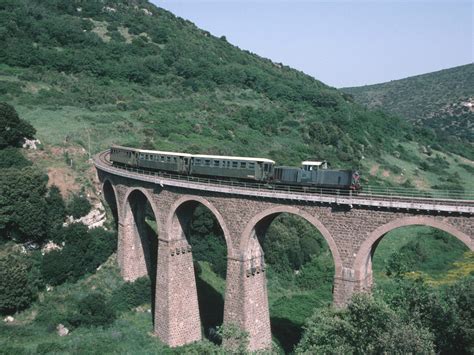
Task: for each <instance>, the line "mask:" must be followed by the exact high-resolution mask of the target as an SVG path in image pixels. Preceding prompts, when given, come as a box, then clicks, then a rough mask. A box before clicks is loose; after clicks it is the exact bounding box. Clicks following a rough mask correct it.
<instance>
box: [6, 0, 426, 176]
mask: <svg viewBox="0 0 474 355" xmlns="http://www.w3.org/2000/svg"><path fill="white" fill-rule="evenodd" d="M26 4H29V5H30V6H27V5H26ZM103 9H112V10H103ZM144 10H146V11H144ZM148 11H149V13H150V14H151V15H147V14H146V13H148ZM0 15H1V16H0V19H3V20H4V21H5V23H6V24H8V23H9V21H10V22H14V23H16V27H14V28H13V27H11V26H8V25H5V26H4V27H2V28H4V32H3V36H2V37H1V41H2V45H3V47H4V48H5V51H3V52H2V55H1V57H0V58H1V62H2V63H4V64H3V66H2V73H4V74H3V75H2V76H1V77H0V83H3V85H4V87H5V90H4V91H3V92H2V91H1V90H0V99H2V98H4V99H5V100H9V102H13V103H14V104H15V106H16V107H17V109H18V110H19V111H20V113H21V114H22V116H23V117H26V118H27V119H28V120H29V121H30V122H32V123H33V125H34V126H35V127H37V129H38V135H39V137H40V138H41V139H42V140H43V141H44V142H45V143H46V144H54V145H63V144H65V142H66V143H68V144H70V143H74V144H79V145H82V146H83V147H85V148H86V149H88V140H89V138H90V140H91V146H92V151H93V152H97V151H99V150H100V149H104V148H106V147H108V146H109V145H110V144H111V143H112V142H114V143H121V144H124V145H125V144H126V145H133V146H140V147H147V148H162V149H174V150H184V151H189V152H201V153H222V154H235V155H256V154H258V155H262V156H267V157H270V158H274V159H277V160H278V161H279V162H280V163H282V164H289V163H292V164H297V163H299V162H301V161H302V160H304V159H306V158H308V157H311V156H316V155H317V156H320V157H324V158H326V159H328V160H330V161H331V162H332V163H333V164H334V165H335V166H340V167H357V166H359V164H360V161H361V159H362V157H365V159H367V157H373V158H376V157H379V156H380V153H381V152H383V151H393V150H394V144H395V140H400V141H403V142H406V141H410V140H413V139H416V140H417V141H419V142H420V143H422V142H429V141H430V140H431V137H426V138H425V137H423V136H421V135H417V134H415V136H413V134H411V136H409V135H407V133H406V132H408V131H410V129H411V128H410V126H409V125H408V124H406V123H404V122H403V121H402V120H400V119H398V118H396V117H394V116H389V115H387V114H384V113H381V112H375V111H373V112H371V111H367V110H365V109H363V108H362V107H360V106H358V105H356V104H354V103H353V102H351V100H350V98H349V97H348V96H347V95H345V94H341V93H340V92H339V91H337V90H335V89H334V88H330V87H328V86H326V85H324V84H323V83H321V82H319V81H317V80H314V79H313V78H311V77H309V76H307V75H304V74H303V73H301V72H298V71H296V70H293V69H291V68H289V67H286V66H282V65H280V64H276V63H273V62H271V61H270V60H267V59H263V58H260V57H258V56H256V55H254V54H251V53H249V52H246V51H242V50H240V49H238V48H237V47H235V46H232V45H231V44H229V43H228V42H227V41H225V40H223V39H222V38H216V37H214V36H212V35H210V34H209V33H208V32H206V31H203V30H200V29H198V28H197V27H196V26H194V25H193V24H192V23H190V22H189V21H185V20H183V19H180V18H176V17H175V16H174V15H172V14H171V13H169V12H167V11H165V10H163V9H158V8H156V7H154V6H153V5H151V4H149V3H147V2H146V1H138V2H136V7H134V6H131V5H130V4H129V3H128V2H126V1H120V0H115V1H111V0H109V1H105V2H103V3H101V5H100V6H98V5H97V4H96V3H95V2H84V4H81V10H80V11H78V10H77V6H75V5H72V4H71V5H64V4H63V3H62V2H60V1H47V2H44V1H41V2H39V1H35V0H28V1H27V2H24V3H21V4H20V3H17V2H13V1H11V2H10V1H8V2H6V3H5V2H4V3H3V4H2V6H0ZM37 19H41V20H37ZM32 27H34V30H32ZM19 43H21V45H20V44H19ZM427 144H428V143H427Z"/></svg>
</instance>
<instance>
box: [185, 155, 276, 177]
mask: <svg viewBox="0 0 474 355" xmlns="http://www.w3.org/2000/svg"><path fill="white" fill-rule="evenodd" d="M274 165H275V162H274V161H273V160H270V159H265V158H248V157H230V156H223V155H203V154H199V155H193V157H192V160H191V166H190V170H189V173H190V174H191V175H203V176H204V175H206V176H209V175H210V176H216V177H221V178H229V179H244V180H257V181H266V180H268V179H269V178H270V177H271V176H272V175H273V167H274Z"/></svg>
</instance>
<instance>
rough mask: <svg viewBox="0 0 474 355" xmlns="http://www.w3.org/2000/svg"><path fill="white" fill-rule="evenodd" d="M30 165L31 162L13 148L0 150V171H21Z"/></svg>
mask: <svg viewBox="0 0 474 355" xmlns="http://www.w3.org/2000/svg"><path fill="white" fill-rule="evenodd" d="M30 165H31V162H30V161H29V160H28V159H26V158H25V157H24V156H23V154H21V152H20V150H19V149H17V148H13V147H8V148H4V149H0V169H8V168H16V169H21V168H24V167H27V166H30Z"/></svg>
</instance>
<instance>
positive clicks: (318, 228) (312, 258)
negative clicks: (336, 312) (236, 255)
mask: <svg viewBox="0 0 474 355" xmlns="http://www.w3.org/2000/svg"><path fill="white" fill-rule="evenodd" d="M251 223H252V228H251V229H250V233H249V242H248V244H247V245H248V250H249V252H250V250H252V249H253V253H254V254H255V249H256V247H255V245H257V247H258V248H260V249H261V253H262V255H264V258H265V269H266V270H267V273H266V275H267V285H268V286H267V289H268V298H269V307H270V325H271V330H272V334H273V336H274V337H275V338H276V339H277V340H278V342H279V345H280V346H281V347H282V348H283V349H284V350H285V352H290V351H292V349H293V347H294V346H295V345H296V344H297V343H298V342H299V340H300V339H301V336H302V332H303V325H304V322H305V320H306V318H308V317H310V316H311V315H312V314H313V312H314V309H315V308H317V307H327V306H328V305H329V304H331V303H332V287H333V281H334V277H335V274H336V268H337V265H338V264H337V263H338V261H336V260H339V259H338V258H339V255H338V253H337V249H333V248H334V247H335V244H333V248H331V245H330V242H328V238H329V240H330V241H331V242H333V241H332V238H331V236H330V235H329V233H328V231H327V230H326V228H324V226H323V225H322V224H321V223H320V222H319V221H318V220H317V219H316V218H315V217H313V216H311V215H309V214H307V213H305V212H304V211H301V210H297V209H293V208H287V209H282V208H278V209H272V210H269V211H265V212H263V213H262V214H260V215H259V216H257V218H255V219H254V220H253V221H252V222H251ZM247 230H249V229H247ZM252 245H253V246H252ZM333 250H335V252H334V253H333ZM333 254H335V256H334V255H333ZM253 256H254V255H252V257H253Z"/></svg>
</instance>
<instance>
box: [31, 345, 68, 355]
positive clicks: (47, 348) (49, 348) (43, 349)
mask: <svg viewBox="0 0 474 355" xmlns="http://www.w3.org/2000/svg"><path fill="white" fill-rule="evenodd" d="M64 350H65V347H64V345H62V344H60V343H55V342H48V343H41V344H38V346H37V347H36V353H37V354H51V353H54V354H56V353H60V352H63V351H64Z"/></svg>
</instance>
